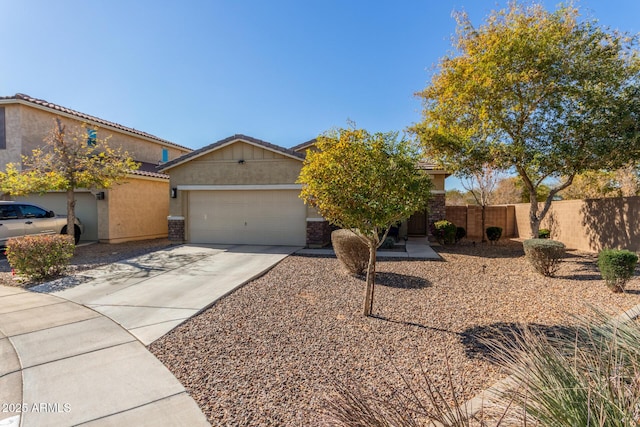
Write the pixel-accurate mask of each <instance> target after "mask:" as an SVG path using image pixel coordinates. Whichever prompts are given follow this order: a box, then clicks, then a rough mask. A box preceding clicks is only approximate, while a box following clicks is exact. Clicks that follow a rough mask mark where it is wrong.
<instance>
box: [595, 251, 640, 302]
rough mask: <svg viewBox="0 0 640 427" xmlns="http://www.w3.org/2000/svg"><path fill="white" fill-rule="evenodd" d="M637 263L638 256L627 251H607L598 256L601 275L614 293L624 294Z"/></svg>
mask: <svg viewBox="0 0 640 427" xmlns="http://www.w3.org/2000/svg"><path fill="white" fill-rule="evenodd" d="M637 263H638V255H636V254H635V253H634V252H631V251H627V250H618V249H605V250H603V251H601V252H600V254H599V255H598V268H599V269H600V274H602V278H603V279H604V281H605V282H606V283H607V286H609V288H611V290H612V291H613V292H624V286H625V284H626V283H627V281H628V280H629V279H630V278H631V276H633V272H634V271H635V269H636V264H637Z"/></svg>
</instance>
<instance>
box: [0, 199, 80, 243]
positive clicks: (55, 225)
mask: <svg viewBox="0 0 640 427" xmlns="http://www.w3.org/2000/svg"><path fill="white" fill-rule="evenodd" d="M83 231H84V227H83V226H82V223H81V222H80V220H79V219H78V218H76V221H75V227H74V237H75V241H76V243H78V242H79V241H80V235H81V234H82V232H83ZM28 234H67V217H66V216H62V215H56V214H55V213H53V211H49V210H46V209H45V208H43V207H41V206H38V205H34V204H32V203H25V202H4V201H0V246H5V245H6V243H7V240H9V239H11V238H12V237H20V236H26V235H28Z"/></svg>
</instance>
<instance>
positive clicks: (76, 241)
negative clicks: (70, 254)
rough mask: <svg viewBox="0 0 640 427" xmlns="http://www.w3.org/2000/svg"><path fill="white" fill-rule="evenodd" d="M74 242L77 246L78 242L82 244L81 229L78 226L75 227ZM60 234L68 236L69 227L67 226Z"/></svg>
mask: <svg viewBox="0 0 640 427" xmlns="http://www.w3.org/2000/svg"><path fill="white" fill-rule="evenodd" d="M73 231H74V233H73V240H74V241H75V244H76V245H77V244H78V242H80V227H78V226H77V225H74V226H73ZM60 234H67V226H66V225H65V226H64V228H63V229H62V231H61V232H60Z"/></svg>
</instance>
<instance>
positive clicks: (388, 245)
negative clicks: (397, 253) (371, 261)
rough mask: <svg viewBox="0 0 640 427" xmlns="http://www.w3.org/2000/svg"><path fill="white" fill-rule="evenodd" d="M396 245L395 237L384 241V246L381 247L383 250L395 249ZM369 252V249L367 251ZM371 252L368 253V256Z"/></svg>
mask: <svg viewBox="0 0 640 427" xmlns="http://www.w3.org/2000/svg"><path fill="white" fill-rule="evenodd" d="M395 245H396V239H394V238H393V237H387V238H386V239H384V242H382V244H381V245H380V248H381V249H393V248H394V246H395ZM367 251H368V249H367ZM368 253H369V252H367V254H368Z"/></svg>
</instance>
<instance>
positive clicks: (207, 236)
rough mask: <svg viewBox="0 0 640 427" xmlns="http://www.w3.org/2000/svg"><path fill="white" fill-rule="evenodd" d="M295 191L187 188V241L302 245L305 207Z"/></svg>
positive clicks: (303, 240) (304, 233)
mask: <svg viewBox="0 0 640 427" xmlns="http://www.w3.org/2000/svg"><path fill="white" fill-rule="evenodd" d="M299 193H300V191H299V190H241V191H236V190H220V191H190V192H189V220H188V224H189V225H188V227H189V241H190V242H192V243H222V244H255V245H293V246H304V245H305V243H306V212H307V211H306V207H305V205H304V203H303V202H302V200H300V198H299V197H298V194H299Z"/></svg>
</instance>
